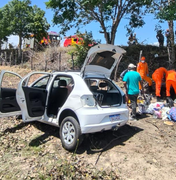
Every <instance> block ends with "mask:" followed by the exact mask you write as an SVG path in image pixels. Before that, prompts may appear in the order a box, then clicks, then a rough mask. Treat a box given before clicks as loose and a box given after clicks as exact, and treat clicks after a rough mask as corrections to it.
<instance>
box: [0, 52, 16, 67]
mask: <svg viewBox="0 0 176 180" xmlns="http://www.w3.org/2000/svg"><path fill="white" fill-rule="evenodd" d="M17 63H18V49H6V50H0V65H1V66H3V65H4V66H7V65H9V66H12V65H17Z"/></svg>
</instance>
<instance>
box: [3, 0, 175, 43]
mask: <svg viewBox="0 0 176 180" xmlns="http://www.w3.org/2000/svg"><path fill="white" fill-rule="evenodd" d="M10 1H11V0H0V8H1V7H3V6H4V5H6V4H7V3H8V2H10ZM47 1H49V0H31V5H37V6H38V7H39V8H41V9H42V10H44V11H45V17H46V19H47V21H48V23H50V24H51V27H50V29H49V30H48V31H55V32H58V33H59V31H60V28H59V25H55V26H53V23H52V19H53V14H54V12H53V11H52V10H51V9H46V6H45V2H47ZM144 21H145V23H146V24H145V25H144V26H143V27H142V28H137V29H135V30H134V33H136V37H137V40H138V42H139V43H143V44H152V45H158V40H157V39H156V31H155V25H156V24H157V23H158V20H155V19H154V17H153V16H152V15H147V16H146V17H145V19H144ZM126 25H127V20H126V19H122V20H121V22H120V25H119V27H118V29H117V32H116V39H115V45H119V46H123V45H124V46H125V45H127V41H128V37H127V35H126V34H127V31H126V28H125V26H126ZM160 25H161V27H162V29H163V30H166V29H168V24H167V22H165V23H162V24H160ZM174 29H175V28H174ZM85 31H87V32H90V31H91V32H92V34H93V38H94V39H95V40H101V43H105V38H104V35H103V34H101V33H99V31H100V28H99V23H95V22H94V23H91V24H89V25H86V26H85V27H82V28H81V29H80V32H81V33H84V32H85ZM75 33H76V29H75V28H72V29H71V30H70V31H68V32H67V33H66V36H70V35H74V34H75ZM11 41H13V43H12V44H13V45H15V44H14V42H17V41H18V37H16V36H10V39H9V42H11ZM63 41H64V37H62V43H61V45H62V44H63ZM165 45H166V38H165Z"/></svg>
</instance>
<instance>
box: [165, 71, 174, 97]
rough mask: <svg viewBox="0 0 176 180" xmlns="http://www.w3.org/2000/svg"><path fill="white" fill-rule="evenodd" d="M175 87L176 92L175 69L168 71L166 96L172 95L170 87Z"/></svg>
mask: <svg viewBox="0 0 176 180" xmlns="http://www.w3.org/2000/svg"><path fill="white" fill-rule="evenodd" d="M171 86H172V87H173V88H174V91H175V94H176V72H175V71H174V70H170V71H167V76H166V96H170V87H171Z"/></svg>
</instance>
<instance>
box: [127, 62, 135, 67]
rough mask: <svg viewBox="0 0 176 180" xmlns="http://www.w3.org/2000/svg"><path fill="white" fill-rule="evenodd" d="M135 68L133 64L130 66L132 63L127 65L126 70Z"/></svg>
mask: <svg viewBox="0 0 176 180" xmlns="http://www.w3.org/2000/svg"><path fill="white" fill-rule="evenodd" d="M135 67H136V66H135V65H134V64H132V63H131V64H129V65H128V68H135Z"/></svg>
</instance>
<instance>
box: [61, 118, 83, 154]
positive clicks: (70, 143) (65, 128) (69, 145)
mask: <svg viewBox="0 0 176 180" xmlns="http://www.w3.org/2000/svg"><path fill="white" fill-rule="evenodd" d="M60 139H61V142H62V146H63V147H64V148H65V149H66V150H69V151H73V150H75V148H76V147H78V145H79V144H80V143H81V142H82V138H81V129H80V126H79V124H78V122H77V120H76V119H75V118H74V117H71V116H68V117H66V118H65V119H64V120H63V121H62V123H61V126H60Z"/></svg>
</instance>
